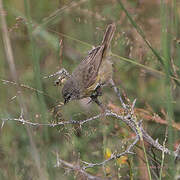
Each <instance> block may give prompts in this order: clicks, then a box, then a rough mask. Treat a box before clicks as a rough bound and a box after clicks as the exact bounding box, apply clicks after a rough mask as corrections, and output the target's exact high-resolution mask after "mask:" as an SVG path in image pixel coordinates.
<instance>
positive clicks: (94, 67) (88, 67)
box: [62, 24, 116, 103]
mask: <svg viewBox="0 0 180 180" xmlns="http://www.w3.org/2000/svg"><path fill="white" fill-rule="evenodd" d="M115 29H116V26H115V24H110V25H108V27H107V29H106V32H105V34H104V38H103V41H102V43H101V45H100V46H97V47H96V48H94V49H92V50H91V51H90V52H89V53H88V56H87V57H86V58H84V59H83V60H82V61H81V63H80V64H79V65H78V66H77V68H76V69H75V70H74V71H73V73H72V75H71V77H70V78H69V79H68V80H67V81H66V82H65V84H64V87H63V89H62V96H63V98H64V100H65V103H67V102H68V101H70V100H73V99H82V98H85V97H90V96H91V95H92V93H93V92H94V91H95V89H96V88H97V86H98V85H99V84H100V85H104V84H106V83H107V82H108V80H109V79H111V77H112V63H111V61H110V43H111V40H112V38H113V35H114V32H115Z"/></svg>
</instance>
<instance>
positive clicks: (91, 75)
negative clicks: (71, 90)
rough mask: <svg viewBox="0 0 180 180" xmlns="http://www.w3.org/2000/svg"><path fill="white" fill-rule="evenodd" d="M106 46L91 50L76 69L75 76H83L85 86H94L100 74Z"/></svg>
mask: <svg viewBox="0 0 180 180" xmlns="http://www.w3.org/2000/svg"><path fill="white" fill-rule="evenodd" d="M103 50H104V46H103V45H102V46H98V47H96V48H94V49H93V50H91V51H90V52H89V54H88V56H87V57H86V58H85V59H84V60H83V61H82V62H81V63H80V64H79V65H78V67H77V69H76V70H75V71H74V73H73V75H74V76H81V78H82V79H81V78H80V79H81V80H82V82H80V83H82V84H83V87H84V88H85V89H86V88H89V87H90V86H92V85H93V84H94V83H95V82H96V80H97V76H98V71H99V67H100V65H101V62H102V56H103Z"/></svg>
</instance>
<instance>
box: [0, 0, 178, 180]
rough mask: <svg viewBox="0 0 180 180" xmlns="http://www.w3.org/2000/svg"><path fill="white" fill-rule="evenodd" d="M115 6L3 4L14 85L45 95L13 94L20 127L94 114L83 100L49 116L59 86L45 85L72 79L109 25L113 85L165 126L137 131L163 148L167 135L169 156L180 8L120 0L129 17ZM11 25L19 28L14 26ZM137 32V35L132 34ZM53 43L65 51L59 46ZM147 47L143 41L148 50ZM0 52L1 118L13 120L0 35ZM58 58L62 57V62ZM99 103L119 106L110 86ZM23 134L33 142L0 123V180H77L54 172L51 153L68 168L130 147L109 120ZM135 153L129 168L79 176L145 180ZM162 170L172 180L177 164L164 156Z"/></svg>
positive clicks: (152, 124)
mask: <svg viewBox="0 0 180 180" xmlns="http://www.w3.org/2000/svg"><path fill="white" fill-rule="evenodd" d="M120 2H121V1H116V0H104V1H100V0H98V1H95V0H91V1H90V0H78V1H70V0H53V1H48V0H38V1H36V0H31V1H30V0H24V1H23V0H6V1H3V5H4V9H5V12H4V13H5V15H6V16H5V18H6V21H7V25H8V28H9V36H10V40H11V45H12V50H13V56H14V60H15V65H16V70H17V73H18V78H19V82H20V83H21V84H24V85H28V86H29V87H32V88H35V89H36V90H40V91H43V93H38V92H37V91H35V90H32V89H30V88H23V87H22V88H21V90H22V100H23V102H24V104H25V106H26V108H27V116H26V118H27V119H26V120H28V121H31V122H37V123H54V122H60V121H68V120H84V119H87V118H89V117H92V116H94V115H97V114H99V113H100V110H99V108H98V107H97V105H96V104H94V103H90V104H87V102H88V100H86V99H85V100H81V101H73V102H70V103H69V104H67V105H66V106H64V107H63V108H59V107H57V105H58V104H59V103H60V102H61V101H63V99H62V96H61V88H62V87H55V86H53V82H54V80H55V79H54V78H52V79H43V77H44V76H47V75H50V74H53V73H54V72H56V71H58V70H59V69H60V68H62V67H64V68H65V69H67V70H68V71H69V72H70V73H71V72H72V71H73V69H74V68H75V67H76V66H77V65H78V64H79V62H80V61H81V60H82V59H83V57H85V56H86V54H87V52H88V51H89V50H90V49H91V48H92V46H96V45H98V44H99V43H100V42H101V40H102V37H103V33H104V31H105V29H106V26H107V25H108V24H109V23H111V22H115V23H116V25H117V30H116V33H115V37H114V39H113V43H112V53H113V56H112V61H113V64H114V65H113V67H114V75H113V76H114V77H113V78H114V81H115V83H116V85H117V87H119V88H120V90H121V91H124V92H125V93H126V95H127V97H128V98H129V99H130V100H131V101H133V100H134V99H135V98H136V99H137V104H136V107H138V108H142V109H144V110H147V111H148V112H150V113H151V114H152V117H153V116H154V115H155V114H158V115H159V116H160V117H161V118H162V119H164V120H166V121H167V124H168V125H163V124H160V123H158V122H156V121H147V120H146V119H143V120H144V121H143V124H144V127H145V129H146V130H147V131H148V133H149V134H150V135H152V137H153V138H154V139H156V138H158V139H159V142H160V143H161V144H162V143H163V141H164V138H165V131H166V127H168V141H167V146H168V147H169V148H170V149H172V150H175V148H177V144H179V143H180V141H179V138H180V134H179V130H177V128H172V124H173V123H175V122H176V123H177V124H178V123H180V120H179V119H180V108H179V107H180V86H179V85H180V53H179V52H180V44H179V38H180V37H179V36H180V34H179V28H180V26H179V17H180V3H179V1H176V0H173V1H168V2H167V3H165V2H164V1H160V0H158V1H140V0H134V1H131V0H128V1H122V3H123V6H124V7H125V8H126V9H127V11H128V12H127V13H128V14H126V13H125V12H124V11H123V9H122V6H121V4H120ZM127 15H129V16H130V18H128V16H127ZM19 16H20V17H22V18H23V19H22V20H20V21H17V17H19ZM131 19H132V20H133V21H131ZM1 25H2V24H1ZM139 28H140V29H141V31H139V32H138V30H139ZM141 32H142V33H143V38H142V34H141ZM61 39H62V42H63V43H62V44H63V46H59V41H60V40H61ZM145 41H149V42H150V47H148V46H147V43H146V42H145ZM0 47H1V48H0V59H1V60H0V74H1V75H0V92H1V93H0V118H1V119H2V118H18V117H20V115H21V107H20V105H19V102H18V100H17V99H18V98H17V97H18V96H20V95H19V92H18V91H17V87H16V86H15V85H13V84H11V83H4V82H3V81H2V80H9V81H13V77H12V76H11V72H10V69H9V65H8V63H7V60H6V59H7V57H6V54H5V48H6V47H5V46H4V44H3V33H2V31H1V39H0ZM59 51H62V56H61V57H59ZM154 52H156V53H157V54H156V53H154ZM157 55H158V56H157ZM158 57H159V58H158ZM160 59H161V60H162V61H161V60H160ZM61 61H62V64H61V63H60V62H61ZM173 78H174V79H173ZM100 100H101V101H102V102H103V103H104V104H107V105H108V104H109V103H113V104H115V105H116V106H117V107H120V106H121V104H120V102H119V100H118V98H117V97H116V95H115V93H114V92H113V90H112V88H111V87H105V88H104V89H103V96H102V97H100ZM54 107H55V108H54ZM56 108H57V109H56ZM53 112H54V113H53ZM28 127H29V128H30V130H31V131H30V132H31V133H30V134H31V135H30V134H29V133H28V128H27V126H26V125H24V124H22V123H19V122H16V121H5V123H4V126H3V127H2V128H1V129H0V135H1V136H0V179H8V180H10V179H17V180H21V179H53V180H54V179H83V178H82V177H79V176H78V175H77V174H76V173H73V172H71V171H70V172H68V171H66V170H65V169H64V168H62V167H59V168H56V167H55V165H56V154H57V153H59V156H60V157H61V158H62V159H64V160H66V161H68V162H70V163H72V164H73V163H74V164H75V163H77V162H79V159H80V160H83V161H87V162H101V161H103V160H104V159H105V154H106V150H107V149H110V150H111V151H112V152H123V151H124V150H125V147H126V144H128V142H129V139H131V138H132V132H131V131H130V129H129V128H128V127H127V126H126V125H124V124H123V123H122V122H120V121H119V120H116V119H114V118H105V119H98V120H94V121H91V122H89V123H85V124H84V125H83V126H82V127H78V126H74V125H64V126H59V127H47V126H30V125H28ZM145 147H146V149H147V154H148V158H149V165H150V169H151V170H152V171H153V172H151V173H152V179H156V178H157V177H155V176H154V171H155V170H154V169H153V165H152V163H151V162H152V159H153V155H152V154H153V153H152V152H151V151H150V150H149V149H150V148H149V146H148V145H146V144H145ZM134 150H135V152H136V153H137V156H133V155H129V156H128V163H125V164H118V163H117V162H116V161H111V162H110V163H108V164H107V165H106V167H105V168H103V167H96V168H91V169H88V170H87V172H89V173H91V174H93V175H95V176H100V177H105V176H107V177H113V178H114V179H130V176H131V178H132V177H133V179H148V176H147V174H146V173H144V171H145V169H146V166H147V164H146V163H145V159H144V154H143V151H142V147H141V145H140V144H139V145H138V146H136V147H135V149H134ZM154 152H155V154H156V158H157V159H156V161H159V163H161V162H162V161H161V153H160V152H159V151H156V150H154ZM150 155H152V156H150ZM153 160H155V159H153ZM163 165H164V168H163V171H162V179H174V178H175V176H177V175H180V171H178V169H180V165H179V164H175V163H174V159H173V158H170V157H168V156H167V157H166V158H165V162H164V164H163ZM151 166H152V167H151ZM106 168H109V170H108V169H106ZM143 173H144V174H143Z"/></svg>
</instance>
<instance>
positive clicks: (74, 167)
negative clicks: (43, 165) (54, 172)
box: [55, 154, 108, 180]
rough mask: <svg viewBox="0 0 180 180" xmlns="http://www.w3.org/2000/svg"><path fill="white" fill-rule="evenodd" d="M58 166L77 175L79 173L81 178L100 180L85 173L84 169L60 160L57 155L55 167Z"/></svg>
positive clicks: (106, 179)
mask: <svg viewBox="0 0 180 180" xmlns="http://www.w3.org/2000/svg"><path fill="white" fill-rule="evenodd" d="M60 166H64V167H65V168H67V169H68V170H72V171H75V172H78V173H80V174H81V175H82V176H84V177H85V178H87V179H91V180H102V178H100V177H97V176H93V175H91V174H89V173H87V172H86V171H85V170H84V169H82V168H81V167H80V165H79V164H71V163H69V162H67V161H64V160H62V159H60V158H59V155H58V154H57V162H56V165H55V167H60ZM103 179H104V178H103ZM104 180H108V178H105V179H104Z"/></svg>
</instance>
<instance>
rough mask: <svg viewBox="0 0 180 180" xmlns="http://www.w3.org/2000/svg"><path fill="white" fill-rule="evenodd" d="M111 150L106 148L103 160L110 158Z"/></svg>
mask: <svg viewBox="0 0 180 180" xmlns="http://www.w3.org/2000/svg"><path fill="white" fill-rule="evenodd" d="M111 154H112V152H111V150H110V149H109V148H106V151H105V159H109V158H110V157H111Z"/></svg>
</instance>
